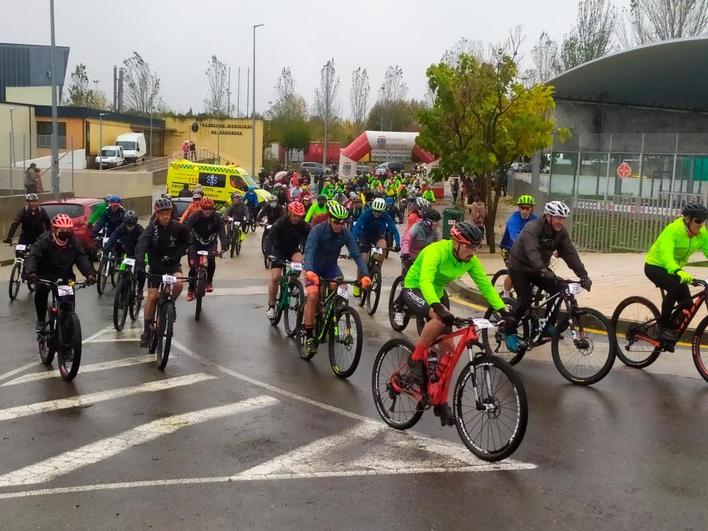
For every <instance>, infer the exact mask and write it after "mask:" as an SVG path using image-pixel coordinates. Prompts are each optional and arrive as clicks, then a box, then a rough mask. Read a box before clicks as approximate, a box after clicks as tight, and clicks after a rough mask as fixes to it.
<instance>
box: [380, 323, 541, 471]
mask: <svg viewBox="0 0 708 531" xmlns="http://www.w3.org/2000/svg"><path fill="white" fill-rule="evenodd" d="M493 327H494V324H492V323H490V322H489V321H488V320H487V319H456V320H455V328H459V330H457V331H455V332H451V333H449V334H445V335H443V336H441V337H439V338H438V339H437V340H436V341H435V343H434V344H433V347H434V346H435V345H437V344H438V343H440V342H441V341H444V340H447V339H452V338H457V337H459V338H460V339H459V341H458V343H457V345H456V347H455V349H454V350H453V351H452V352H451V353H446V354H443V355H442V356H438V353H437V352H436V349H435V348H433V347H431V349H429V350H428V354H427V356H426V360H425V367H426V371H425V387H424V388H423V389H421V388H419V387H418V386H410V385H409V384H408V383H406V382H405V379H404V378H402V377H401V374H400V371H401V369H402V368H403V367H405V366H406V364H407V360H408V357H409V356H410V354H411V353H412V352H413V350H414V348H415V347H414V345H413V343H411V342H410V341H409V340H408V339H404V338H395V339H391V340H389V341H387V342H386V343H385V344H384V345H383V346H382V347H381V349H380V350H379V352H378V354H377V355H376V359H375V360H374V368H373V373H372V379H371V384H372V390H373V394H374V403H375V404H376V410H377V411H378V413H379V415H380V416H381V418H382V419H383V421H384V422H385V423H386V424H388V425H389V426H391V427H392V428H396V429H398V430H406V429H408V428H411V427H413V426H414V425H415V424H416V423H417V422H418V421H419V420H420V418H421V417H422V416H423V412H424V411H425V410H426V409H429V408H430V406H431V405H432V406H436V405H441V404H447V403H448V396H449V392H450V383H451V382H452V377H453V374H454V371H455V367H456V366H457V364H458V362H459V361H460V358H461V356H462V353H463V351H467V354H468V356H469V362H468V363H467V364H466V365H465V366H464V367H463V368H462V371H461V372H460V375H459V376H458V378H457V382H456V384H455V389H454V392H453V396H452V398H453V406H454V407H453V411H454V417H455V418H454V423H455V425H456V426H457V433H458V435H459V436H460V438H461V439H462V442H463V443H464V445H465V446H466V447H467V448H468V449H469V450H470V451H471V452H472V453H473V454H474V455H476V456H477V457H479V458H480V459H484V460H485V461H499V460H501V459H505V458H506V457H508V456H510V455H511V454H513V453H514V451H516V449H517V448H518V447H519V445H520V444H521V441H522V440H523V438H524V434H525V432H526V424H527V422H528V403H527V399H526V390H525V389H524V385H523V383H522V382H521V379H520V378H519V376H518V375H517V374H516V373H515V372H514V370H513V369H512V368H511V366H510V365H509V364H508V363H507V362H505V361H504V360H502V359H501V358H498V357H497V356H493V355H491V353H490V352H489V350H488V347H487V346H486V345H484V344H483V343H482V342H480V330H488V329H493ZM475 347H476V349H477V350H476V351H475Z"/></svg>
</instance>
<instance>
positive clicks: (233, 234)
mask: <svg viewBox="0 0 708 531" xmlns="http://www.w3.org/2000/svg"><path fill="white" fill-rule="evenodd" d="M237 237H238V235H237V234H236V231H235V230H234V231H231V235H230V238H229V257H231V258H233V257H234V252H235V251H236V238H237Z"/></svg>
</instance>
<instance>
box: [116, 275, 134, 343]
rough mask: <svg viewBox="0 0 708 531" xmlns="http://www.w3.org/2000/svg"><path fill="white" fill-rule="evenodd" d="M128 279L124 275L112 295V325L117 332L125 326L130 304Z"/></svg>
mask: <svg viewBox="0 0 708 531" xmlns="http://www.w3.org/2000/svg"><path fill="white" fill-rule="evenodd" d="M130 284H131V282H130V279H129V278H128V277H127V276H124V277H123V278H122V279H121V281H120V283H119V284H118V289H117V290H116V292H115V294H114V295H113V327H114V328H115V329H116V330H118V331H119V332H120V331H121V330H123V327H124V326H125V320H126V318H127V317H128V307H129V306H130Z"/></svg>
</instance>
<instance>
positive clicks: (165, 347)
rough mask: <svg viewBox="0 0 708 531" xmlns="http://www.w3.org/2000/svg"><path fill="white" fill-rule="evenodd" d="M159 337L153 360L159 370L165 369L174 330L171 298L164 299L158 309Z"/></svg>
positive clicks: (173, 312) (173, 311)
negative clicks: (159, 313) (159, 314)
mask: <svg viewBox="0 0 708 531" xmlns="http://www.w3.org/2000/svg"><path fill="white" fill-rule="evenodd" d="M160 312H161V316H160V317H161V318H160V322H161V323H162V324H161V326H160V338H159V340H158V343H159V345H158V349H157V350H156V351H155V361H156V362H157V368H158V369H160V370H161V371H163V370H165V367H166V366H167V360H168V359H169V357H170V349H171V347H172V334H173V332H174V323H175V307H174V303H173V302H172V301H171V300H168V301H165V304H163V305H162V308H161V309H160Z"/></svg>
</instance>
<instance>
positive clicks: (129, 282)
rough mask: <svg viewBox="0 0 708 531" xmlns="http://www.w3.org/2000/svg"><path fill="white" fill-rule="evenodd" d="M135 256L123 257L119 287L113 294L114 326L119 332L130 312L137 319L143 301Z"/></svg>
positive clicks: (119, 271) (120, 266)
mask: <svg viewBox="0 0 708 531" xmlns="http://www.w3.org/2000/svg"><path fill="white" fill-rule="evenodd" d="M134 271H135V258H128V257H127V256H126V257H124V258H123V261H122V262H121V264H120V265H119V266H118V287H117V289H116V292H115V295H114V296H113V327H114V328H115V329H116V330H118V331H119V332H120V331H121V330H123V327H124V326H125V321H126V319H127V317H128V313H130V320H131V321H136V320H137V319H138V314H139V313H140V306H141V305H142V302H143V294H142V290H140V289H138V278H137V275H136V274H135V272H134Z"/></svg>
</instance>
